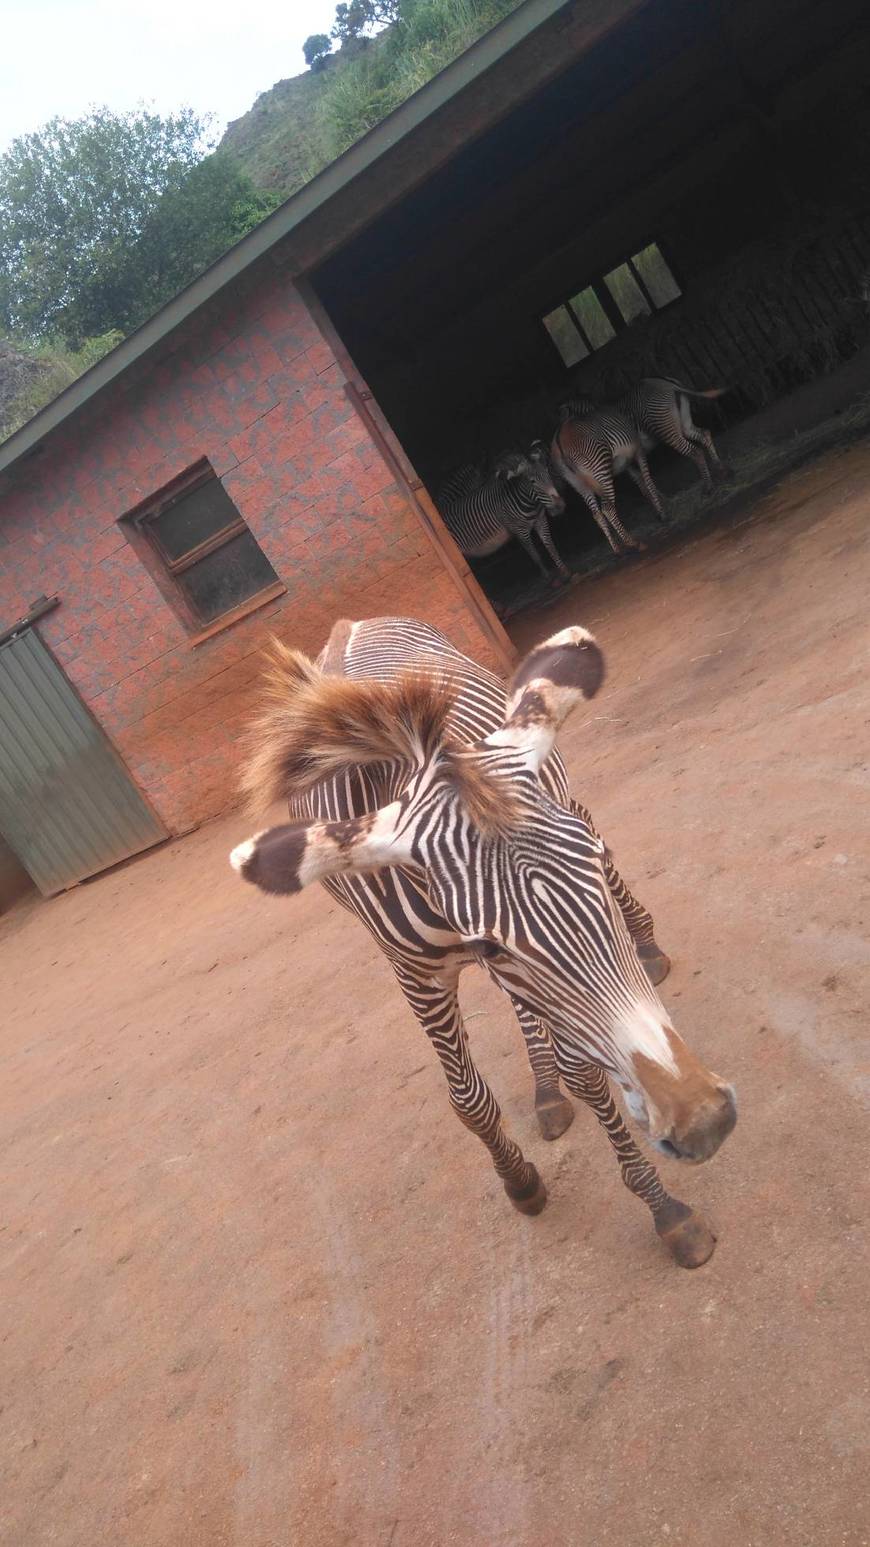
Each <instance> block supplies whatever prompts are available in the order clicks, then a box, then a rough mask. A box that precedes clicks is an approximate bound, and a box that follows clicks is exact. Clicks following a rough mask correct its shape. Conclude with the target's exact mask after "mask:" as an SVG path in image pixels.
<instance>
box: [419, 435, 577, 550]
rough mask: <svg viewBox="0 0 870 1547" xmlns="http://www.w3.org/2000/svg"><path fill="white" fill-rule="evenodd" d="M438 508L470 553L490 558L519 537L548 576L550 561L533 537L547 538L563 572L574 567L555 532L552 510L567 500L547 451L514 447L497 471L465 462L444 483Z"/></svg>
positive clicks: (546, 545)
mask: <svg viewBox="0 0 870 1547" xmlns="http://www.w3.org/2000/svg"><path fill="white" fill-rule="evenodd" d="M438 508H439V510H440V511H441V515H442V516H443V518H444V523H445V525H446V526H447V528H448V530H449V531H450V534H451V536H452V537H453V539H454V541H455V542H456V544H457V546H458V547H459V548H461V550H462V552H463V553H464V554H466V555H467V556H468V557H469V558H484V557H486V556H487V555H488V554H491V553H495V552H497V550H498V549H499V548H501V547H503V546H504V544H505V543H507V542H509V541H510V539H511V538H512V537H515V538H516V539H517V541H518V542H520V543H522V546H523V547H524V548H525V550H526V553H527V554H528V555H529V558H530V559H531V560H532V562H533V563H534V564H535V565H536V566H537V568H538V569H539V570H540V572H541V574H542V575H544V576H546V575H547V570H546V567H545V565H544V563H543V561H542V559H541V558H540V555H539V554H538V552H537V549H536V548H535V545H534V543H533V541H532V534H533V533H535V534H537V537H538V538H539V540H540V542H541V544H542V545H543V547H544V549H545V550H546V552H547V554H548V555H549V557H550V559H551V560H552V562H553V565H554V566H555V568H556V569H557V570H558V572H559V574H560V575H561V576H562V577H563V578H567V577H568V570H567V569H566V567H565V565H564V564H563V563H562V560H561V558H560V557H559V554H558V553H557V551H556V547H555V544H554V542H553V538H552V534H551V532H550V520H549V517H550V513H551V512H554V513H556V514H559V513H560V512H561V511H563V510H564V508H565V502H564V500H563V499H562V496H561V494H560V493H559V491H558V489H557V488H556V486H555V484H554V482H553V477H552V474H551V472H550V468H549V464H548V461H547V458H546V456H544V455H540V454H537V455H536V454H531V455H529V456H525V455H523V454H521V453H519V452H509V453H507V454H506V455H504V456H503V457H501V458H500V459H499V461H498V462H497V464H496V470H495V473H494V474H493V475H492V476H491V477H484V476H483V475H482V474H481V473H480V471H479V470H478V469H477V468H474V467H470V466H469V467H463V468H460V469H458V470H457V472H456V473H454V474H453V475H452V476H451V477H450V478H449V479H447V480H446V482H445V483H444V484H443V485H442V487H441V490H440V492H439V495H438Z"/></svg>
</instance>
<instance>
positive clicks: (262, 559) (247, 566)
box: [178, 532, 278, 623]
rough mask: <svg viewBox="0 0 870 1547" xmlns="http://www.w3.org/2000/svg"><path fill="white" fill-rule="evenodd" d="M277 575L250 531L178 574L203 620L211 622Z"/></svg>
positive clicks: (274, 578) (276, 577)
mask: <svg viewBox="0 0 870 1547" xmlns="http://www.w3.org/2000/svg"><path fill="white" fill-rule="evenodd" d="M277 579H278V576H277V575H276V574H275V571H274V569H273V568H272V566H271V564H270V563H269V560H268V559H267V558H266V555H265V554H264V553H261V552H260V549H259V548H258V547H257V544H256V541H255V540H254V538H253V537H252V535H251V533H250V532H240V533H239V535H238V537H231V538H230V540H229V542H227V543H224V544H223V545H222V546H221V547H220V548H216V549H215V550H214V553H209V554H207V555H206V557H205V558H204V559H198V560H197V562H196V563H195V564H191V566H190V569H185V570H184V571H183V572H182V573H181V574H180V575H179V576H178V583H179V585H180V586H181V587H182V590H184V591H185V592H186V593H187V595H188V597H189V598H190V600H191V602H192V604H193V606H194V608H195V610H196V612H197V613H198V614H199V616H200V617H201V619H202V621H203V623H212V622H213V621H214V619H215V618H219V617H221V616H222V614H223V613H225V612H229V611H230V610H231V609H232V608H233V607H238V605H239V603H240V602H244V601H247V599H248V597H249V596H256V594H257V592H258V591H262V590H263V589H264V587H265V586H267V585H271V584H272V583H273V581H275V580H277Z"/></svg>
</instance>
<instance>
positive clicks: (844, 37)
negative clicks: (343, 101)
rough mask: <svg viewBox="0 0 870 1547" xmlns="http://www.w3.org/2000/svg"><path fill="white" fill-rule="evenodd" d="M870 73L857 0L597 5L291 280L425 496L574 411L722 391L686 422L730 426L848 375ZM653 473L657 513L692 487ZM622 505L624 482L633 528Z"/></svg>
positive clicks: (590, 543)
mask: <svg viewBox="0 0 870 1547" xmlns="http://www.w3.org/2000/svg"><path fill="white" fill-rule="evenodd" d="M580 22H584V23H588V25H586V26H585V29H584V25H580ZM593 24H594V25H593ZM593 32H594V37H593V40H592V41H591V43H589V44H588V46H587V43H586V41H585V40H586V39H587V37H588V36H589V35H590V34H591V33H593ZM868 66H870V34H868V24H867V16H866V6H865V5H864V4H862V3H861V0H830V3H829V4H828V5H826V6H825V7H819V6H818V5H816V4H811V3H807V0H717V3H712V4H709V5H703V6H699V5H697V3H695V0H661V3H658V4H655V5H649V4H636V3H635V4H631V3H622V4H621V3H620V0H610V3H609V4H608V5H589V4H588V3H587V4H585V5H571V6H567V7H562V8H560V9H559V11H558V12H557V13H556V14H554V15H552V16H551V17H550V18H549V19H548V20H547V21H546V23H545V24H544V25H542V26H541V27H540V28H538V29H537V31H535V32H534V34H533V35H532V36H530V37H529V38H527V39H526V40H525V41H524V43H523V44H521V45H520V46H519V47H518V48H516V49H514V50H513V52H512V55H511V68H512V71H513V76H514V79H515V83H516V92H515V105H514V106H512V107H511V108H510V110H508V111H506V112H502V113H501V114H500V116H499V117H498V121H497V122H490V121H489V115H490V114H491V112H492V103H491V101H490V94H491V91H492V87H491V85H490V83H489V82H490V78H489V75H488V74H483V75H482V76H481V78H480V80H479V81H478V82H477V83H476V85H474V86H473V87H472V88H470V90H471V91H472V93H473V95H472V97H471V99H470V100H471V106H470V108H469V109H468V112H469V115H470V116H469V120H468V128H467V132H466V134H465V135H464V136H463V137H462V138H461V139H459V138H457V140H456V142H455V143H456V148H455V150H452V151H451V152H450V154H449V156H448V157H447V159H444V154H443V148H442V152H441V160H440V164H438V165H437V166H435V167H434V168H433V169H432V170H431V171H429V172H426V170H425V169H422V170H421V180H420V181H418V183H417V185H416V186H415V187H414V188H413V190H412V191H411V192H410V193H408V194H406V195H405V196H404V197H403V198H401V199H400V200H399V201H398V202H395V203H393V204H392V205H391V207H389V208H388V209H386V210H385V211H384V212H382V213H380V214H379V215H378V216H377V217H376V218H374V219H372V220H371V221H370V223H369V224H367V225H366V226H365V228H364V229H363V230H362V231H361V232H360V233H359V234H358V235H356V236H355V237H354V238H353V239H352V240H350V241H348V242H347V243H346V244H345V245H344V246H343V247H342V248H341V249H340V250H338V251H337V252H335V253H333V254H332V255H331V256H330V257H329V258H328V259H327V260H326V261H324V262H323V263H322V264H320V265H319V267H317V268H316V269H315V270H314V271H313V272H311V274H310V275H309V278H310V280H311V282H312V284H313V287H314V290H315V291H316V293H317V295H318V297H319V299H320V301H321V302H322V304H323V306H324V307H325V309H326V311H327V312H328V314H329V316H330V318H331V319H332V322H333V323H334V325H335V328H336V330H337V332H338V334H339V335H340V337H341V339H342V340H343V342H344V344H345V345H346V347H347V349H348V351H349V353H350V356H351V357H352V359H353V361H354V363H355V365H356V366H357V368H358V370H359V371H360V373H361V374H362V376H363V377H364V378H365V380H366V382H367V384H368V386H369V387H370V389H371V391H372V394H373V396H374V398H375V399H376V400H377V403H378V404H379V405H380V408H381V409H382V410H383V412H384V414H385V415H386V418H387V419H388V421H389V423H390V424H391V426H392V428H393V429H394V430H395V432H396V435H397V436H398V438H399V440H400V441H401V443H402V445H403V447H404V448H405V450H406V451H407V453H408V455H409V457H410V459H411V461H412V463H413V464H414V466H415V468H416V469H417V470H418V472H419V474H420V476H421V477H422V478H423V480H424V481H425V483H426V485H427V487H428V488H429V490H430V492H431V493H432V494H433V495H435V494H436V493H437V490H438V487H439V485H440V483H441V481H442V479H443V478H444V476H445V474H447V473H448V472H449V471H450V470H451V469H454V468H455V467H457V465H460V464H463V463H466V462H475V461H478V460H479V459H480V458H481V457H482V456H484V455H486V454H490V455H491V454H494V453H497V452H498V451H499V450H500V449H502V448H507V447H513V446H522V447H525V446H527V445H528V444H529V442H530V441H531V440H533V439H534V438H536V437H543V438H544V439H545V440H549V437H550V436H551V435H552V432H553V429H554V426H555V422H556V408H557V405H558V404H559V403H560V402H561V401H562V400H564V399H565V398H566V397H569V396H572V395H580V396H591V397H593V398H597V399H599V400H602V399H603V400H612V399H613V398H615V397H617V396H619V394H620V393H621V392H622V391H624V390H625V389H626V388H627V387H629V386H630V385H632V384H633V382H635V381H636V380H638V379H639V378H641V377H644V376H657V375H664V376H672V377H676V378H677V379H678V380H681V381H684V382H686V383H687V384H688V385H691V386H694V387H699V388H703V387H709V386H723V387H727V388H728V389H729V390H728V393H727V395H726V396H725V397H723V399H722V400H721V403H720V405H719V406H718V407H717V408H716V409H715V410H708V411H707V412H706V417H705V415H704V412H703V411H699V413H698V415H697V417H698V419H699V421H701V420H703V422H705V423H706V424H707V426H708V427H709V428H710V429H712V430H713V432H714V434H715V433H717V432H719V433H722V432H723V431H724V432H730V431H733V430H735V429H736V427H739V426H741V425H745V424H746V423H747V422H749V421H750V420H753V419H755V418H757V417H758V416H759V415H764V414H768V415H770V414H771V412H772V410H773V409H774V406H775V405H777V404H783V403H787V402H788V401H789V400H790V396H791V395H792V394H794V393H795V391H796V389H799V388H805V387H806V385H807V384H808V383H812V382H819V381H821V380H823V379H827V378H829V377H830V374H831V373H832V372H835V371H836V370H837V368H838V367H841V366H842V365H843V364H844V363H845V362H848V361H850V360H852V359H853V358H854V357H855V356H856V355H858V354H859V352H860V351H861V350H863V349H864V348H865V347H866V346H867V345H868V341H870V312H868V306H867V301H866V296H865V293H864V292H865V290H866V274H867V272H868V269H870V175H868V160H867V155H866V146H867V144H868V141H870V89H868V85H867V82H868V80H870V68H868ZM532 75H534V77H535V79H536V80H537V81H539V84H538V85H537V86H536V87H535V89H534V90H531V91H530V90H528V89H526V87H527V77H531V76H532ZM475 123H479V124H481V125H484V127H482V128H480V129H479V132H476V131H475ZM802 411H803V413H804V415H806V412H807V408H806V404H805V403H804V405H803V410H802ZM784 412H785V418H784V419H783V418H782V416H781V417H780V421H779V422H778V424H776V425H775V427H774V428H775V432H776V433H778V434H780V435H782V434H784V433H785V432H787V430H788V429H789V418H788V409H787V408H786V409H785V411H784ZM814 412H816V410H815V409H810V413H811V414H812V413H814ZM817 412H818V415H819V416H822V415H823V413H824V412H825V409H824V405H823V404H822V403H821V400H820V402H819V406H818V410H817ZM772 433H773V432H772ZM652 466H653V471H654V474H655V477H656V480H657V482H658V483H659V485H660V487H661V488H662V489H663V491H664V492H665V494H666V495H668V494H674V493H675V492H677V491H679V490H680V489H682V488H683V487H684V486H686V485H687V484H690V483H691V482H692V481H693V480H694V479H695V478H696V477H697V474H696V472H695V469H694V468H693V467H692V466H691V465H687V464H684V463H683V460H682V459H680V458H677V457H675V456H674V455H673V453H670V452H658V453H656V454H655V456H654V459H653V463H652ZM625 482H626V480H624V479H623V480H621V481H620V483H621V484H625ZM637 501H638V496H636V495H635V494H634V491H633V490H631V487H630V486H628V488H627V489H626V488H621V487H620V488H619V503H620V507H621V508H625V509H626V510H627V511H628V512H629V513H630V514H629V519H630V520H631V521H634V520H641V521H645V520H646V519H647V513H645V512H644V508H643V506H642V505H640V504H639V503H637ZM553 534H554V537H555V539H556V542H557V544H558V546H559V547H560V549H561V550H562V553H563V555H564V556H566V557H567V558H568V559H569V560H571V561H573V562H574V563H575V564H576V563H577V562H578V561H579V560H582V559H583V557H584V556H587V555H588V556H589V557H590V558H594V557H595V555H596V553H597V554H598V556H599V557H600V556H602V555H603V554H604V553H605V552H606V550H605V549H604V547H603V539H601V538H600V536H599V535H598V534H597V532H596V530H595V527H594V525H593V524H592V521H591V518H590V517H589V516H588V515H587V514H586V513H585V512H584V511H583V507H582V506H581V505H580V503H579V501H576V502H571V503H569V508H568V511H567V513H566V515H565V516H564V517H562V518H560V519H559V520H558V521H555V522H554V524H553ZM583 567H585V565H584V566H583ZM472 568H473V569H474V570H475V572H476V573H477V575H478V577H479V578H480V579H481V581H482V583H483V585H484V587H485V589H486V590H487V591H488V593H489V594H490V596H491V597H493V599H494V600H496V601H497V602H498V601H500V600H503V599H504V597H505V596H509V595H511V594H514V593H516V591H517V587H518V586H519V587H520V589H522V587H523V585H524V584H526V583H527V582H528V581H529V579H530V578H531V579H532V580H534V574H532V575H531V577H530V574H529V563H528V559H527V557H526V556H525V555H524V554H523V552H522V550H521V549H520V548H518V546H517V545H516V544H515V543H514V544H511V545H510V547H509V548H508V549H503V550H502V551H501V552H500V553H499V554H497V555H495V556H494V557H493V558H491V559H486V560H481V561H473V562H472Z"/></svg>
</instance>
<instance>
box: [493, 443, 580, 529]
mask: <svg viewBox="0 0 870 1547" xmlns="http://www.w3.org/2000/svg"><path fill="white" fill-rule="evenodd" d="M495 476H496V478H497V479H499V481H500V482H502V483H513V484H514V486H515V487H516V488H517V489H518V490H519V492H520V493H521V494H522V495H523V496H524V498H525V499H526V500H527V501H529V502H531V503H533V504H535V505H541V506H542V507H543V509H544V510H549V511H552V513H553V514H554V515H557V516H560V515H561V514H562V512H563V511H564V509H565V501H564V499H563V498H562V495H561V494H560V493H559V490H558V489H557V488H556V485H555V482H554V480H553V472H552V469H551V467H550V459H549V457H548V455H547V450H546V447H545V446H544V444H543V442H542V441H534V442H533V443H532V447H531V450H530V451H529V454H528V456H526V455H525V453H524V452H521V451H508V452H504V453H503V454H502V455H501V456H500V457H499V458H498V459H497V461H496V463H495Z"/></svg>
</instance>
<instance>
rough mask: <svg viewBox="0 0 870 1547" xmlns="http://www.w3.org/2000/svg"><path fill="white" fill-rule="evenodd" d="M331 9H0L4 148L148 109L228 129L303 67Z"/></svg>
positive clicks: (239, 1)
mask: <svg viewBox="0 0 870 1547" xmlns="http://www.w3.org/2000/svg"><path fill="white" fill-rule="evenodd" d="M334 15H335V0H253V3H247V4H246V3H245V0H232V3H231V4H230V3H227V0H141V3H140V4H132V3H131V0H0V16H2V36H3V42H2V49H0V151H2V150H5V149H6V147H7V146H8V144H9V142H10V141H11V140H13V139H15V137H16V136H17V135H19V134H28V133H30V131H31V130H33V129H37V128H39V126H40V124H43V123H45V121H46V120H47V119H49V118H53V117H55V115H57V114H59V115H60V116H61V117H64V118H77V117H79V116H80V114H82V113H85V112H87V110H88V108H89V107H90V106H91V105H92V104H99V105H102V104H103V103H107V104H108V106H109V107H111V108H114V109H115V110H116V111H124V110H126V109H127V108H132V107H135V106H136V104H137V103H138V102H148V103H153V104H154V105H155V106H156V107H157V109H158V110H159V111H161V112H168V111H170V110H171V109H173V108H178V107H181V106H182V105H189V106H191V107H193V108H195V109H196V111H197V112H198V113H203V114H205V113H214V115H215V118H216V120H217V123H216V128H217V129H218V130H219V132H222V131H223V129H224V127H225V125H226V124H227V123H228V122H229V120H230V119H231V118H238V117H239V116H240V115H241V114H242V113H245V112H247V110H248V108H249V107H251V105H252V104H253V102H254V99H255V97H256V96H257V95H258V94H259V93H260V92H261V91H266V90H268V88H269V87H270V86H272V85H274V83H275V81H279V80H283V79H284V78H285V77H286V76H288V75H298V74H299V72H300V71H301V70H304V68H305V61H304V59H303V58H302V44H303V42H304V41H305V39H306V38H307V37H308V36H309V34H310V33H312V32H329V30H330V27H331V25H332V20H333V17H334Z"/></svg>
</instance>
